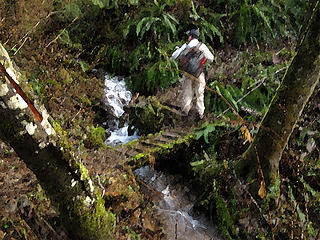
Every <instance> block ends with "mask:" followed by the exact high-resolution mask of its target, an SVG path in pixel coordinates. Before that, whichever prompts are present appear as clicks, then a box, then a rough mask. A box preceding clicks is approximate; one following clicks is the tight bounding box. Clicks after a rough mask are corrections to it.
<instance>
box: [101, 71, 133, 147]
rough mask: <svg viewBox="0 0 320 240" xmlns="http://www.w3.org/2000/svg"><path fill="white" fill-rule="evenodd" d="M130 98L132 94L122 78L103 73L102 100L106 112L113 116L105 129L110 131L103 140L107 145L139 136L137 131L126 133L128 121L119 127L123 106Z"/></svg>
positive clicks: (121, 142) (125, 141) (128, 140)
mask: <svg viewBox="0 0 320 240" xmlns="http://www.w3.org/2000/svg"><path fill="white" fill-rule="evenodd" d="M131 98H132V94H131V92H130V91H128V90H127V88H126V82H125V80H124V78H121V77H118V76H115V77H110V76H109V75H108V74H106V75H105V89H104V97H103V102H104V107H105V109H106V110H107V112H109V113H110V114H111V115H112V116H113V119H111V120H109V126H108V129H107V130H106V131H109V132H110V133H111V135H110V136H109V137H108V138H107V140H106V142H105V143H106V144H107V145H112V146H114V145H118V144H123V143H127V142H130V141H132V140H134V139H136V138H138V137H139V136H138V133H137V131H135V133H134V134H133V135H132V136H129V135H128V122H126V123H125V124H124V126H123V127H121V128H119V118H120V117H121V116H122V115H123V114H124V110H123V108H124V107H125V106H127V105H128V104H129V103H130V101H131Z"/></svg>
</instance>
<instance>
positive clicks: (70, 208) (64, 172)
mask: <svg viewBox="0 0 320 240" xmlns="http://www.w3.org/2000/svg"><path fill="white" fill-rule="evenodd" d="M0 62H1V65H0V66H2V68H1V69H2V70H3V71H2V74H3V75H5V76H6V77H0V119H1V121H0V139H1V140H3V141H4V142H5V143H7V144H8V145H10V146H11V147H12V148H13V149H14V150H15V152H16V153H17V155H18V156H19V157H20V159H21V160H23V161H24V162H25V163H26V165H27V167H28V168H29V169H31V171H32V172H33V173H34V174H35V175H36V177H37V179H38V181H39V183H40V185H41V186H42V188H43V189H44V190H45V192H46V194H47V196H48V197H49V198H50V200H51V202H52V204H53V205H54V206H55V208H56V210H57V211H58V212H59V215H60V217H61V220H62V222H63V223H64V226H65V227H66V229H67V230H68V233H69V234H68V235H69V237H71V238H72V239H92V240H96V239H113V238H114V237H113V232H114V228H115V216H114V215H113V214H112V213H111V212H109V211H107V210H106V209H105V205H104V201H103V199H102V198H101V195H100V193H99V192H98V190H97V188H96V187H95V186H94V185H93V182H92V180H91V179H90V177H89V174H88V171H87V169H86V168H85V166H84V165H83V164H82V163H81V160H80V159H77V158H76V157H75V155H74V154H73V152H72V148H71V146H70V145H69V144H68V139H67V137H66V136H67V134H66V133H65V132H64V131H63V130H62V129H61V127H60V126H59V124H57V123H53V121H51V120H50V117H49V115H48V113H47V111H46V109H45V108H44V106H42V105H40V104H38V102H37V101H34V103H31V102H30V101H29V100H27V102H26V101H25V100H26V99H25V100H24V99H23V98H22V97H21V95H19V94H18V93H17V91H16V90H14V89H13V87H12V85H11V84H10V83H9V79H10V80H11V81H14V82H15V83H17V84H19V87H20V86H21V90H22V91H23V92H24V93H25V97H27V98H28V99H31V98H30V96H32V91H29V90H28V88H27V86H28V83H27V81H26V79H24V78H23V77H22V74H21V73H20V72H19V71H18V70H17V69H16V68H15V67H14V65H13V63H12V61H11V60H10V58H9V56H8V53H7V52H6V50H5V49H4V47H3V46H2V45H1V44H0ZM31 105H32V106H34V109H37V112H38V114H39V115H40V116H38V117H37V118H36V117H35V115H34V111H33V110H32V108H30V106H31Z"/></svg>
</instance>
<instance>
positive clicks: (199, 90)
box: [171, 29, 213, 119]
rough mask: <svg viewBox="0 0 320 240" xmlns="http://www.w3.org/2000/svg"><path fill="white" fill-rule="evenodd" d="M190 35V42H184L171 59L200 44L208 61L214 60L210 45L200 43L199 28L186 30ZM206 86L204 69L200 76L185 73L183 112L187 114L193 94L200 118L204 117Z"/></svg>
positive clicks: (200, 48) (200, 49)
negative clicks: (195, 76) (194, 76)
mask: <svg viewBox="0 0 320 240" xmlns="http://www.w3.org/2000/svg"><path fill="white" fill-rule="evenodd" d="M186 33H187V35H188V41H189V42H188V43H185V44H183V45H182V46H181V47H180V48H178V49H176V51H175V52H174V53H173V54H172V56H171V60H176V59H177V58H179V56H180V55H181V53H182V52H183V51H184V50H186V49H188V48H192V47H196V46H199V51H201V52H202V53H203V54H204V57H205V58H206V59H207V61H208V62H210V63H211V62H213V54H212V53H211V51H210V50H209V49H208V47H207V46H206V45H205V44H204V43H201V45H200V44H199V37H200V33H199V30H197V29H192V30H190V31H187V32H186ZM205 86H206V81H205V73H204V72H203V71H202V72H201V74H200V75H199V77H198V78H193V77H190V75H188V74H183V85H182V88H183V99H182V113H183V115H185V116H187V115H188V113H189V111H190V109H191V107H192V99H193V96H194V95H195V96H196V109H197V111H198V113H199V118H200V119H202V118H203V114H204V109H205V107H204V89H205Z"/></svg>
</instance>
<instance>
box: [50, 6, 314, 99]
mask: <svg viewBox="0 0 320 240" xmlns="http://www.w3.org/2000/svg"><path fill="white" fill-rule="evenodd" d="M309 5H310V4H309V3H306V2H305V1H302V0H281V1H277V2H275V1H267V0H258V1H252V0H245V1H236V0H230V1H228V4H227V5H226V4H225V1H206V2H205V3H201V4H198V5H196V4H195V3H194V1H192V0H153V1H146V0H130V1H125V0H76V1H72V2H71V3H70V2H67V1H63V0H60V1H58V0H57V4H56V6H57V8H58V7H60V8H61V7H63V8H64V11H62V12H61V11H60V10H61V9H55V10H57V11H58V12H59V14H58V19H59V20H60V21H61V26H62V27H61V29H64V30H61V31H60V33H61V35H60V37H59V40H60V42H62V43H63V44H66V46H67V47H68V48H69V49H70V50H73V51H76V52H78V53H79V55H80V58H81V59H84V60H85V61H86V62H90V61H95V62H96V64H97V65H99V66H98V67H103V68H104V69H105V70H107V71H108V72H111V73H116V74H124V75H127V76H130V78H128V81H129V82H130V84H129V85H130V86H131V87H132V90H133V91H139V92H140V93H144V94H152V93H153V91H154V90H155V89H157V88H158V87H159V88H166V87H168V86H170V84H172V83H175V82H176V81H178V79H179V76H178V72H177V71H176V69H177V68H176V66H175V64H172V63H170V61H169V60H168V58H167V55H169V56H170V55H171V53H172V52H173V51H174V47H175V46H177V45H178V46H180V45H181V44H182V42H183V41H185V40H186V38H185V39H181V37H182V36H185V37H186V35H185V32H186V30H188V29H190V28H199V30H200V39H201V41H203V42H205V43H207V45H208V47H209V49H210V50H212V51H213V50H214V49H213V44H217V45H219V44H220V45H223V44H224V43H225V42H229V43H230V42H234V43H236V45H238V46H239V45H246V44H247V43H250V44H251V43H256V41H257V42H260V41H268V40H272V39H275V38H277V37H287V36H288V35H289V33H290V36H292V37H294V36H296V35H297V29H298V27H299V26H300V24H301V23H302V21H303V16H304V14H305V13H306V9H307V7H308V6H309ZM292 6H295V7H292ZM297 6H299V7H297ZM60 12H61V13H60ZM69 24H70V25H69ZM66 26H68V27H67V29H65V27H66ZM119 33H120V34H119ZM164 52H165V53H164ZM81 67H82V68H83V66H82V65H81ZM83 69H84V68H83ZM219 89H220V90H221V91H222V92H224V94H226V96H227V97H229V100H231V101H232V98H233V99H234V100H236V97H235V96H233V95H232V94H231V95H229V94H228V91H229V90H228V91H226V90H223V89H222V88H220V87H219ZM242 93H243V91H242ZM231 97H232V98H231Z"/></svg>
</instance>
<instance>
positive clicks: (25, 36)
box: [11, 11, 57, 55]
mask: <svg viewBox="0 0 320 240" xmlns="http://www.w3.org/2000/svg"><path fill="white" fill-rule="evenodd" d="M55 13H57V11H54V12H51V13H49V14H48V15H47V16H46V17H45V18H44V19H48V18H49V17H50V16H51V15H53V14H55ZM42 20H43V19H40V20H39V21H38V22H37V23H36V24H35V25H34V26H33V27H32V28H31V29H30V30H29V31H28V32H26V34H25V35H24V36H23V37H22V38H20V39H19V41H18V42H21V41H22V40H23V39H24V40H23V43H22V44H21V45H20V47H19V48H18V50H16V51H15V53H14V54H13V55H16V54H17V52H18V51H19V50H20V49H21V47H22V46H23V45H24V43H25V42H26V39H27V36H28V35H29V34H30V33H31V32H32V31H33V30H34V29H36V28H37V27H38V25H39V24H40V22H41V21H42ZM16 46H17V44H15V45H14V46H13V47H12V48H11V51H12V50H13V49H14V48H15V47H16Z"/></svg>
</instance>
